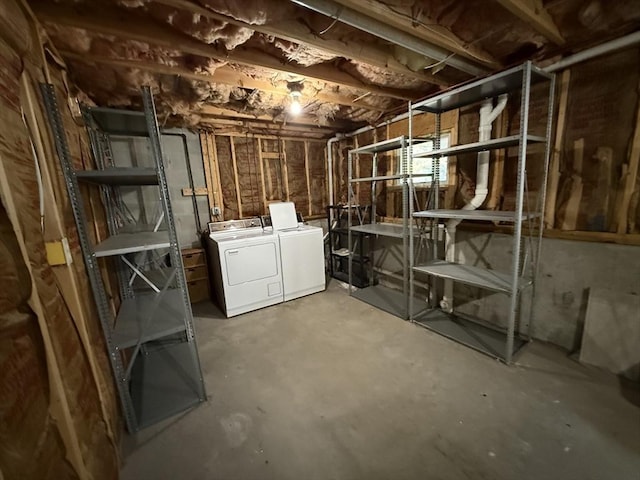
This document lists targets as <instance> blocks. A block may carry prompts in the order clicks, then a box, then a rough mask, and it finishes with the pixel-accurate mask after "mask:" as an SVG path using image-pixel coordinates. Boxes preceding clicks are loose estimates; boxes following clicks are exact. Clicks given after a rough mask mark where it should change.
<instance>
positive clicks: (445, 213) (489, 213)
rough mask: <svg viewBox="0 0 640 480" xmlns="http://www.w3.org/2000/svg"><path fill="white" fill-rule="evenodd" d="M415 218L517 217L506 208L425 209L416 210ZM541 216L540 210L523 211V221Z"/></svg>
mask: <svg viewBox="0 0 640 480" xmlns="http://www.w3.org/2000/svg"><path fill="white" fill-rule="evenodd" d="M413 216H414V217H415V218H442V219H445V218H446V219H451V218H455V219H460V220H478V221H489V222H511V223H514V222H515V221H516V219H517V214H516V212H507V211H504V210H447V209H438V210H424V211H422V212H414V213H413ZM538 217H540V212H533V213H523V214H522V217H521V219H520V220H521V221H524V220H529V219H533V218H538Z"/></svg>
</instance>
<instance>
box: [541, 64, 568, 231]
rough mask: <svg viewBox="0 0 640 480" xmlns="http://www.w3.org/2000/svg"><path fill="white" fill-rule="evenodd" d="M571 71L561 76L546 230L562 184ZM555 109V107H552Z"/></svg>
mask: <svg viewBox="0 0 640 480" xmlns="http://www.w3.org/2000/svg"><path fill="white" fill-rule="evenodd" d="M570 80H571V71H570V70H565V71H564V72H562V74H561V75H560V96H559V109H558V122H557V126H556V138H555V143H554V147H553V153H552V155H551V164H550V165H549V181H548V186H547V202H546V207H545V212H544V223H545V227H546V228H553V226H554V222H555V216H556V201H557V198H558V186H559V184H560V158H561V156H562V146H563V143H564V129H565V119H566V116H567V104H568V103H569V102H568V100H569V81H570ZM551 108H553V106H552V107H551Z"/></svg>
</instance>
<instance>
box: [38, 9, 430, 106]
mask: <svg viewBox="0 0 640 480" xmlns="http://www.w3.org/2000/svg"><path fill="white" fill-rule="evenodd" d="M82 7H85V8H80V6H78V7H75V8H74V7H68V6H63V5H60V4H55V3H36V4H34V5H33V10H34V12H35V13H36V15H37V16H38V18H39V19H40V21H43V22H51V23H54V24H57V25H66V26H71V27H76V28H81V29H85V30H87V31H89V32H95V33H102V34H106V35H113V36H116V37H119V38H124V39H131V40H137V41H139V42H145V43H149V44H152V45H157V46H162V47H165V48H169V49H175V50H180V51H182V52H185V53H189V54H192V55H198V56H202V57H206V58H213V59H217V60H219V61H223V62H233V63H239V64H242V65H248V66H252V67H259V68H263V69H265V70H268V71H271V72H274V73H280V74H283V75H287V76H288V77H292V79H300V80H302V79H311V80H317V81H321V82H327V83H330V84H333V85H341V86H347V87H351V88H356V89H359V90H363V91H370V92H371V93H373V94H376V95H381V96H385V97H391V98H398V99H401V100H411V99H414V98H417V97H418V96H419V94H417V93H415V92H407V91H405V90H399V89H394V88H384V87H378V86H374V85H369V84H366V83H364V82H363V81H362V80H360V79H357V78H355V77H353V76H352V75H350V74H348V73H346V72H343V71H341V70H338V69H337V68H335V67H332V66H329V65H322V64H320V65H312V66H309V67H301V66H297V65H294V64H292V63H287V62H284V61H283V60H282V59H279V58H276V57H273V56H270V55H266V54H264V53H262V52H259V51H257V50H252V49H249V48H240V47H238V48H236V49H235V50H234V51H233V52H226V51H224V50H221V49H218V48H216V47H215V46H213V45H209V44H206V43H204V42H201V41H199V40H197V39H195V38H194V37H192V36H190V35H187V34H185V33H182V32H179V31H177V30H175V29H173V28H172V27H170V26H169V25H164V24H161V23H158V22H154V21H152V20H150V19H149V18H148V17H144V16H141V15H137V14H134V13H133V12H129V11H123V10H121V9H105V10H98V9H95V8H89V9H87V8H86V5H83V6H82Z"/></svg>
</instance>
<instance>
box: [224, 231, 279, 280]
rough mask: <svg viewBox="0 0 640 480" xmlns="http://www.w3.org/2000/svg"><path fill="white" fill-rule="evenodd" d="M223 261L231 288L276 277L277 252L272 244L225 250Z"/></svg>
mask: <svg viewBox="0 0 640 480" xmlns="http://www.w3.org/2000/svg"><path fill="white" fill-rule="evenodd" d="M224 259H225V264H226V267H227V268H226V270H227V284H228V285H231V286H234V285H240V284H243V283H250V282H256V281H259V280H263V279H267V278H270V277H275V276H277V275H278V263H279V262H278V252H277V251H276V245H275V243H274V242H269V243H262V244H258V245H247V246H236V247H232V248H227V249H225V251H224Z"/></svg>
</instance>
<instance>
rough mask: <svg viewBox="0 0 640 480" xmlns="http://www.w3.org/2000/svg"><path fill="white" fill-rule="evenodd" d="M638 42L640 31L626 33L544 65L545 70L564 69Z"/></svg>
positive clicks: (639, 41) (551, 71) (555, 70)
mask: <svg viewBox="0 0 640 480" xmlns="http://www.w3.org/2000/svg"><path fill="white" fill-rule="evenodd" d="M636 43H640V31H637V32H633V33H630V34H629V35H625V36H624V37H620V38H616V39H615V40H611V41H609V42H605V43H602V44H600V45H597V46H595V47H593V48H589V49H588V50H583V51H582V52H579V53H576V54H575V55H571V56H570V57H566V58H563V59H562V60H560V61H558V62H556V63H554V64H552V65H549V66H548V67H544V68H543V70H544V71H545V72H549V73H553V72H557V71H558V70H563V69H565V68H567V67H570V66H572V65H575V64H576V63H580V62H585V61H587V60H591V59H592V58H595V57H599V56H600V55H605V54H607V53H611V52H614V51H616V50H621V49H623V48H628V47H632V46H633V45H635V44H636Z"/></svg>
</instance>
